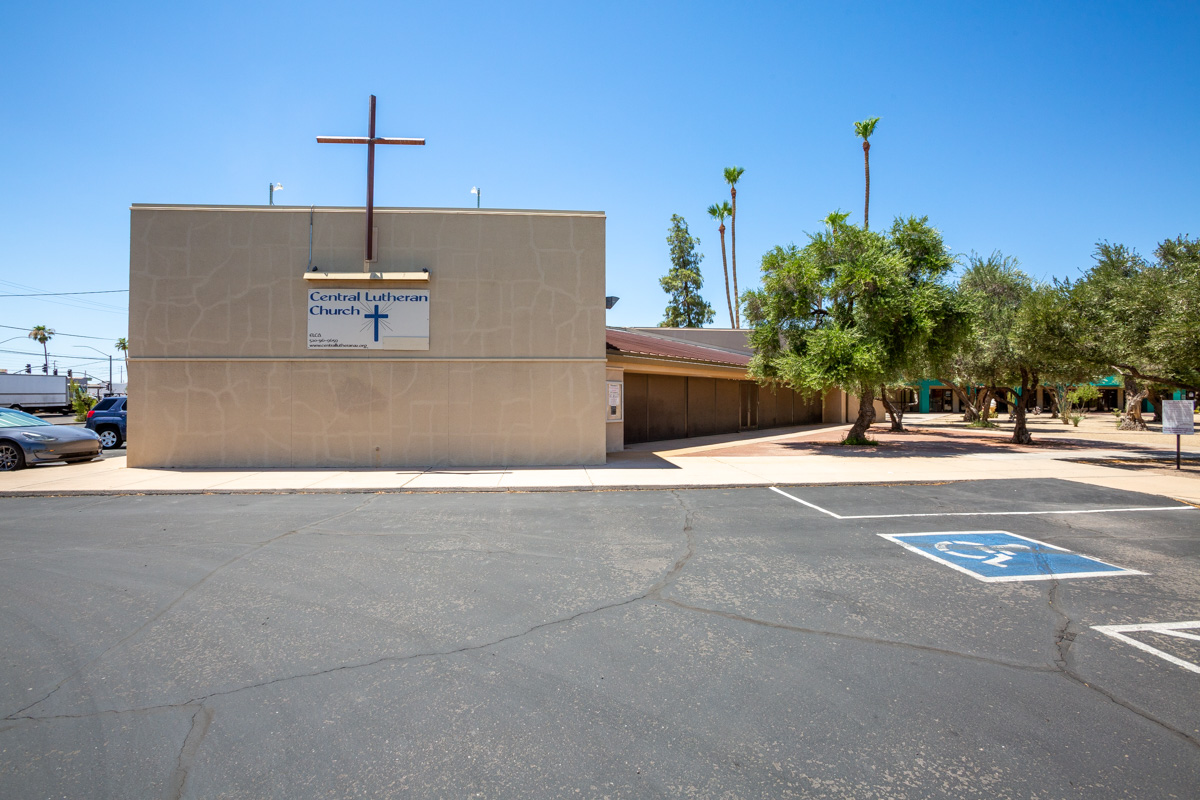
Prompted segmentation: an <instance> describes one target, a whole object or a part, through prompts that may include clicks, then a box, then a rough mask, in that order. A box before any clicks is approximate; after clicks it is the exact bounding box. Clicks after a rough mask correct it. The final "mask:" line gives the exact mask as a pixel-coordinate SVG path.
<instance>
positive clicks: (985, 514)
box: [770, 486, 1196, 519]
mask: <svg viewBox="0 0 1200 800" xmlns="http://www.w3.org/2000/svg"><path fill="white" fill-rule="evenodd" d="M770 488H771V490H772V491H775V492H779V493H780V494H781V495H783V496H784V497H786V498H788V499H790V500H795V501H796V502H797V503H800V504H802V505H806V506H808V507H809V508H812V509H815V510H817V511H820V512H821V513H822V514H828V515H829V516H831V517H833V518H834V519H898V518H901V517H1020V516H1029V515H1034V514H1114V513H1118V512H1131V511H1195V510H1196V507H1195V506H1130V507H1128V508H1073V509H1068V510H1065V511H1063V510H1059V511H934V512H926V513H921V514H852V515H845V516H843V515H842V514H835V513H834V512H832V511H830V510H828V509H825V508H821V507H820V506H819V505H816V504H815V503H810V502H808V501H807V500H801V499H800V498H799V497H796V496H795V495H790V494H788V493H787V492H785V491H783V490H782V489H779V488H776V487H774V486H772V487H770Z"/></svg>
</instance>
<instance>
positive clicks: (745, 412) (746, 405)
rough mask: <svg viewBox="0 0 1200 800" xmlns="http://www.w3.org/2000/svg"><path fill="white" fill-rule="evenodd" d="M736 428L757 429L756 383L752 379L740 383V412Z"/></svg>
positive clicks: (743, 429) (744, 429)
mask: <svg viewBox="0 0 1200 800" xmlns="http://www.w3.org/2000/svg"><path fill="white" fill-rule="evenodd" d="M738 430H742V431H755V430H758V384H757V383H754V382H752V381H742V383H741V414H740V416H739V418H738Z"/></svg>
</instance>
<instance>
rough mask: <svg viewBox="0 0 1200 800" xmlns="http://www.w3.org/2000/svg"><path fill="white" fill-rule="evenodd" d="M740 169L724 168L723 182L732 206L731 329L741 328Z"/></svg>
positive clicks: (741, 171)
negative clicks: (727, 186) (739, 260)
mask: <svg viewBox="0 0 1200 800" xmlns="http://www.w3.org/2000/svg"><path fill="white" fill-rule="evenodd" d="M745 171H746V170H744V169H743V168H741V167H726V168H725V182H726V183H728V184H729V198H730V200H732V201H733V204H732V205H731V206H730V209H729V249H730V251H731V254H732V256H733V297H734V304H733V327H735V328H740V327H742V305H741V296H740V295H739V294H738V284H737V182H738V180H739V179H740V178H741V177H742V173H743V172H745Z"/></svg>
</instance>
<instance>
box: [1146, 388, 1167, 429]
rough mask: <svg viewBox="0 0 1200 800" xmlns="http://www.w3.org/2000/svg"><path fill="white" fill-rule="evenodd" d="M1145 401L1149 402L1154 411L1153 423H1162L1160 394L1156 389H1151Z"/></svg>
mask: <svg viewBox="0 0 1200 800" xmlns="http://www.w3.org/2000/svg"><path fill="white" fill-rule="evenodd" d="M1146 399H1148V400H1149V401H1150V407H1151V408H1153V409H1154V421H1155V422H1158V423H1162V417H1163V405H1162V401H1163V396H1162V393H1161V392H1159V391H1158V390H1157V389H1155V388H1153V387H1151V389H1150V394H1149V395H1147V398H1146Z"/></svg>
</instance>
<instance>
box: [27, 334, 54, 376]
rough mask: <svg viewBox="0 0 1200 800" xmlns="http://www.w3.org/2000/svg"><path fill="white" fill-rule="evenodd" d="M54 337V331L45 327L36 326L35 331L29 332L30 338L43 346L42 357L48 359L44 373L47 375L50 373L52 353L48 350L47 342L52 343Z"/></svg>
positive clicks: (44, 365)
mask: <svg viewBox="0 0 1200 800" xmlns="http://www.w3.org/2000/svg"><path fill="white" fill-rule="evenodd" d="M52 336H54V329H53V328H47V327H46V326H45V325H34V326H33V330H31V331H30V332H29V338H30V339H33V340H34V341H35V342H37V343H39V344H40V345H41V346H42V355H44V356H45V358H46V361H45V363H44V364H43V366H42V372H45V373H49V372H50V351H49V350H47V349H46V342H48V341H50V338H51V337H52Z"/></svg>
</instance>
